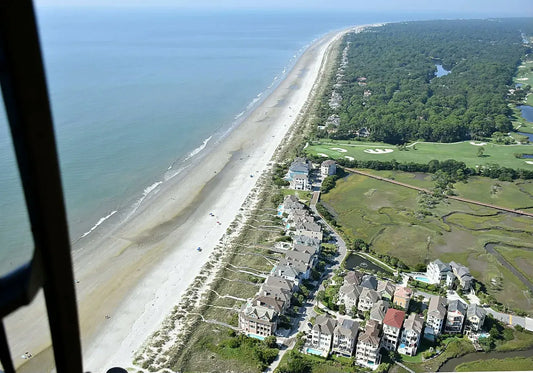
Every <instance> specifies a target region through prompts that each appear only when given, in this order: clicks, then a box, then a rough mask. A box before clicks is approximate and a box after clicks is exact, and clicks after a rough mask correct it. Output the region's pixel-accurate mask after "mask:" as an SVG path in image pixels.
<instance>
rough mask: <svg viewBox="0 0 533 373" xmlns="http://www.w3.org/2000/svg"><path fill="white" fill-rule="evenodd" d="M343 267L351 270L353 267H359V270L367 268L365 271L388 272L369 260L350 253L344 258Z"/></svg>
mask: <svg viewBox="0 0 533 373" xmlns="http://www.w3.org/2000/svg"><path fill="white" fill-rule="evenodd" d="M345 267H346V269H348V270H353V269H355V268H359V269H361V270H367V271H370V270H372V271H376V272H381V273H383V274H389V272H387V271H386V270H385V269H383V268H381V267H380V266H377V265H375V264H374V263H372V262H371V261H369V260H367V259H365V258H364V257H362V256H361V255H358V254H353V253H350V254H349V255H348V257H347V258H346V262H345Z"/></svg>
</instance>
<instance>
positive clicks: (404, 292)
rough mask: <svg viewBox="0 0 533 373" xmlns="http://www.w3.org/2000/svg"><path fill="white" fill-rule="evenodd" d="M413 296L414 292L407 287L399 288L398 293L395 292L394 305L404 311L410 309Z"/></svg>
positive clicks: (397, 288)
mask: <svg viewBox="0 0 533 373" xmlns="http://www.w3.org/2000/svg"><path fill="white" fill-rule="evenodd" d="M412 296H413V291H412V290H411V289H409V288H408V287H405V286H397V287H396V291H395V292H394V299H393V304H394V305H395V306H396V307H400V308H403V309H404V310H406V311H407V310H408V309H409V302H410V301H411V297H412Z"/></svg>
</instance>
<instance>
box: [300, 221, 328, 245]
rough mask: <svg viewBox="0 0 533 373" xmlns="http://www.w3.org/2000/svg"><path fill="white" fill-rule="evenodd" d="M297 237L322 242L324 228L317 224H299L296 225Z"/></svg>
mask: <svg viewBox="0 0 533 373" xmlns="http://www.w3.org/2000/svg"><path fill="white" fill-rule="evenodd" d="M295 228H296V235H298V236H308V237H311V238H314V239H318V240H320V241H322V227H321V226H320V224H317V223H310V222H306V223H299V224H296V227H295Z"/></svg>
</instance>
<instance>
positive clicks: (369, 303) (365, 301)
mask: <svg viewBox="0 0 533 373" xmlns="http://www.w3.org/2000/svg"><path fill="white" fill-rule="evenodd" d="M380 299H381V295H379V293H378V292H377V291H375V290H372V289H369V288H362V290H361V295H360V296H359V302H358V303H357V309H358V310H359V312H360V313H364V312H366V311H370V310H371V309H372V307H374V304H376V302H377V301H378V300H380Z"/></svg>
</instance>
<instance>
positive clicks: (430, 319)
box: [424, 296, 447, 340]
mask: <svg viewBox="0 0 533 373" xmlns="http://www.w3.org/2000/svg"><path fill="white" fill-rule="evenodd" d="M446 305H447V303H446V298H443V297H441V296H432V297H431V299H430V300H429V307H428V313H427V317H426V329H425V331H424V338H426V339H429V340H435V337H436V336H438V335H440V334H441V332H442V327H443V325H444V322H445V320H446Z"/></svg>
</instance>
